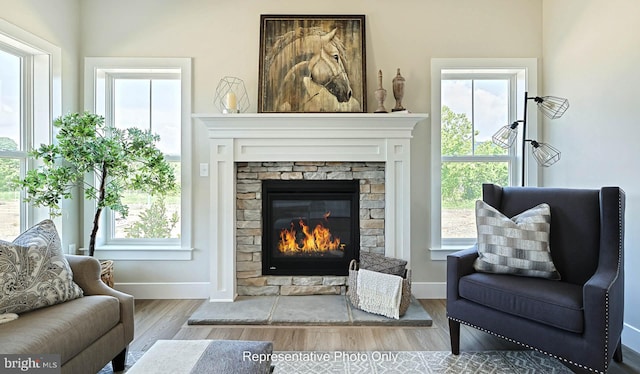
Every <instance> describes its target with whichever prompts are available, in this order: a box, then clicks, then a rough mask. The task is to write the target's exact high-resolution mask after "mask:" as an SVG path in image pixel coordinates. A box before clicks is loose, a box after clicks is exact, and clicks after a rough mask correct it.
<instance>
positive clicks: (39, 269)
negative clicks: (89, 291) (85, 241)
mask: <svg viewBox="0 0 640 374" xmlns="http://www.w3.org/2000/svg"><path fill="white" fill-rule="evenodd" d="M81 296H82V289H81V288H80V287H79V286H78V285H77V284H76V283H75V282H74V281H73V273H72V272H71V267H70V266H69V263H68V262H67V259H66V258H65V257H64V254H63V253H62V248H61V245H60V237H59V236H58V231H57V230H56V227H55V225H54V224H53V221H51V220H45V221H42V222H40V223H38V224H37V225H35V226H33V227H31V228H30V229H28V230H27V231H25V232H24V233H22V234H21V235H20V236H18V237H17V238H16V239H15V240H14V241H13V242H12V243H9V242H5V241H0V314H2V313H22V312H27V311H30V310H34V309H38V308H42V307H45V306H49V305H54V304H59V303H62V302H65V301H68V300H72V299H75V298H78V297H81Z"/></svg>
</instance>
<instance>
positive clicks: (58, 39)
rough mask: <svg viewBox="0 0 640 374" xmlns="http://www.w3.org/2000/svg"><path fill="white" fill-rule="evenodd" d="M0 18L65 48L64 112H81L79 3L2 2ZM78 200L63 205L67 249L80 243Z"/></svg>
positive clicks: (50, 0)
mask: <svg viewBox="0 0 640 374" xmlns="http://www.w3.org/2000/svg"><path fill="white" fill-rule="evenodd" d="M0 9H2V12H1V13H0V17H1V18H3V19H4V20H6V21H7V22H9V23H12V24H14V25H15V26H18V27H19V28H21V29H23V30H25V31H28V32H29V33H31V34H33V35H35V36H37V37H39V38H41V39H44V40H46V41H47V42H49V43H51V44H54V45H55V46H58V47H60V48H61V49H62V108H57V109H58V110H61V113H63V114H64V113H67V112H70V111H76V110H78V97H79V93H78V92H79V91H78V89H79V87H78V78H79V65H78V62H79V60H80V57H79V49H80V38H79V35H80V21H79V18H80V7H79V3H78V0H20V1H15V0H0ZM78 206H79V203H78V201H65V202H63V209H64V212H65V213H64V214H63V216H62V218H61V225H60V227H59V230H60V231H61V237H62V245H63V248H65V249H66V248H68V245H69V244H71V243H78V238H79V236H80V232H81V226H80V225H81V222H82V220H81V219H78V218H79V217H78V214H77V212H78Z"/></svg>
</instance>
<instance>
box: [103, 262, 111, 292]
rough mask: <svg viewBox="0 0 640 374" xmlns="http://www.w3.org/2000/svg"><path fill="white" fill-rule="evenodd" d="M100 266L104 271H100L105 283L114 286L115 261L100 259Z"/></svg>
mask: <svg viewBox="0 0 640 374" xmlns="http://www.w3.org/2000/svg"><path fill="white" fill-rule="evenodd" d="M100 267H101V268H102V271H101V272H100V279H102V281H103V282H104V284H106V285H107V286H109V287H111V288H113V261H111V260H104V261H100Z"/></svg>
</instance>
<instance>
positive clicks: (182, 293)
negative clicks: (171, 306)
mask: <svg viewBox="0 0 640 374" xmlns="http://www.w3.org/2000/svg"><path fill="white" fill-rule="evenodd" d="M114 288H115V289H116V290H118V291H122V292H124V293H128V294H129V295H133V297H135V298H136V299H207V298H209V282H176V283H116V284H115V285H114Z"/></svg>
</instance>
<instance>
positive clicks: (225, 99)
mask: <svg viewBox="0 0 640 374" xmlns="http://www.w3.org/2000/svg"><path fill="white" fill-rule="evenodd" d="M213 103H214V104H215V105H216V106H218V109H219V110H220V112H221V113H225V114H231V113H244V112H246V111H247V109H249V96H248V95H247V89H246V88H245V86H244V81H243V80H242V79H240V78H236V77H229V76H225V77H224V78H222V79H220V82H219V83H218V86H217V87H216V96H215V98H214V99H213Z"/></svg>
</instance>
